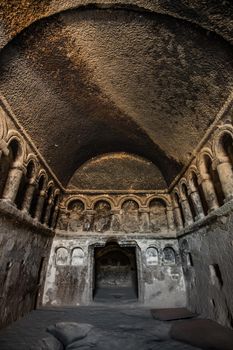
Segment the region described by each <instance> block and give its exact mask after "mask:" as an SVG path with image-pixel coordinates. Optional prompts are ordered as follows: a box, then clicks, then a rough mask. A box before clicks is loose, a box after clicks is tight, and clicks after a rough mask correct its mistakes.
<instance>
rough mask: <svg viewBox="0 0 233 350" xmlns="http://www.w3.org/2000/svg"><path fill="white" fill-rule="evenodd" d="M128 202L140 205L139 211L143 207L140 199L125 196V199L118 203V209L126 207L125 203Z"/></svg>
mask: <svg viewBox="0 0 233 350" xmlns="http://www.w3.org/2000/svg"><path fill="white" fill-rule="evenodd" d="M126 201H133V202H136V203H137V205H138V209H139V208H140V207H141V206H142V203H141V201H140V199H139V198H138V197H136V196H128V195H126V196H124V197H123V198H121V199H120V200H119V202H118V207H119V208H120V209H123V205H124V203H125V202H126Z"/></svg>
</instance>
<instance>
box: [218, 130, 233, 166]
mask: <svg viewBox="0 0 233 350" xmlns="http://www.w3.org/2000/svg"><path fill="white" fill-rule="evenodd" d="M227 141H230V142H229V143H230V144H229V143H228V142H227ZM232 142H233V126H232V125H223V126H222V127H219V129H218V131H217V132H216V133H215V135H214V138H213V154H214V158H215V159H219V160H220V161H221V160H223V161H226V157H227V158H228V159H229V160H230V161H231V163H233V159H232V157H233V145H232ZM229 148H230V149H229Z"/></svg>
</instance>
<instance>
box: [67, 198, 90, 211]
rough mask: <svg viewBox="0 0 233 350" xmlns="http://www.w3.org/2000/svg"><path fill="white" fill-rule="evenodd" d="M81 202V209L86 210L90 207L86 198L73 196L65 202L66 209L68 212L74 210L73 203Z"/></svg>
mask: <svg viewBox="0 0 233 350" xmlns="http://www.w3.org/2000/svg"><path fill="white" fill-rule="evenodd" d="M75 202H79V203H80V209H81V207H83V210H86V209H87V207H88V203H87V200H86V198H84V197H81V196H72V197H70V198H68V200H67V201H66V202H65V208H66V210H68V211H69V210H71V208H72V203H75Z"/></svg>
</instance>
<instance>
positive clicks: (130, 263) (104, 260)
mask: <svg viewBox="0 0 233 350" xmlns="http://www.w3.org/2000/svg"><path fill="white" fill-rule="evenodd" d="M94 274H95V288H94V300H95V301H101V302H108V301H111V302H112V301H115V302H117V301H119V302H122V300H127V301H129V300H132V301H136V300H137V298H138V282H137V266H136V257H135V248H134V247H127V248H126V247H120V246H119V245H118V244H117V243H109V244H107V245H106V246H105V247H101V248H96V249H95V271H94Z"/></svg>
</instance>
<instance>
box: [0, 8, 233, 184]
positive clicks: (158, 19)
mask: <svg viewBox="0 0 233 350" xmlns="http://www.w3.org/2000/svg"><path fill="white" fill-rule="evenodd" d="M27 3H30V1H29V2H27V1H25V4H27ZM132 3H134V2H132ZM145 3H146V4H147V5H148V3H149V2H148V1H147V2H145ZM193 3H195V2H193ZM48 4H51V2H48ZM170 5H171V3H170ZM183 5H184V2H183ZM25 6H26V5H25ZM45 7H46V6H45ZM183 10H184V8H183ZM36 11H38V12H39V11H40V10H39V9H38V10H35V12H36ZM190 11H191V9H190ZM193 11H194V9H193ZM170 12H171V8H170V10H169V11H168V13H170ZM45 13H46V11H45ZM33 14H34V13H33ZM33 14H32V15H31V17H33ZM221 15H222V18H224V16H225V18H229V13H228V12H227V13H221ZM227 16H228V17H227ZM177 17H184V18H185V16H184V15H183V16H181V13H180V15H179V13H178V14H177ZM186 17H187V16H186ZM193 18H194V19H195V20H193V21H192V22H198V17H197V16H196V17H195V16H194V17H193ZM200 18H202V22H203V21H204V22H205V23H204V26H205V27H208V26H207V24H208V20H209V27H210V28H211V29H216V32H218V33H220V34H222V35H223V36H224V37H225V38H226V39H227V40H229V41H231V40H230V33H229V32H227V30H226V28H225V27H224V25H222V27H221V26H220V25H219V24H218V25H217V24H216V16H215V17H214V16H212V17H211V18H212V19H211V20H210V18H209V17H208V16H207V17H206V18H205V20H204V18H203V16H202V17H201V16H200ZM200 18H199V22H200V21H201V20H200ZM213 18H215V21H214V19H213ZM13 22H14V21H13ZM29 22H30V21H29ZM217 22H218V21H217ZM6 23H7V19H6ZM214 23H215V24H214ZM21 24H22V23H21ZM5 27H6V28H8V31H7V30H6V32H7V33H8V36H9V37H10V36H13V34H12V33H13V30H10V29H9V28H11V26H8V27H7V25H5ZM15 27H16V31H19V30H18V29H17V28H18V27H17V25H15ZM221 30H222V32H221ZM0 60H1V62H0V64H1V68H0V74H1V83H0V84H1V85H0V87H1V91H2V93H3V95H4V96H5V97H6V98H7V100H8V102H9V103H10V105H11V107H12V109H13V111H14V112H15V114H16V115H17V117H18V119H19V121H20V122H21V124H22V125H23V126H24V127H25V129H26V130H27V131H28V132H29V134H30V136H31V137H32V139H33V141H34V142H35V144H36V145H37V147H38V148H39V149H40V151H41V153H42V154H43V155H44V157H45V159H46V160H47V162H48V163H49V164H50V166H51V168H52V169H53V170H54V172H55V173H56V174H57V176H58V178H59V179H60V180H61V181H62V182H63V183H64V184H66V183H67V182H68V180H69V179H70V177H71V176H72V174H73V173H74V172H75V170H76V169H77V168H78V167H79V166H81V165H82V164H83V163H84V162H86V161H88V160H89V159H90V158H92V157H96V156H98V155H100V154H102V153H107V152H129V153H134V154H137V155H139V156H141V157H144V158H145V159H147V160H148V161H152V162H153V163H154V164H155V165H156V166H158V167H159V168H160V170H161V172H162V173H163V175H164V177H165V179H166V181H167V183H169V182H170V181H171V180H172V179H173V178H174V177H175V176H176V175H177V174H178V172H179V171H180V170H181V168H182V166H183V165H185V164H186V163H187V161H188V160H189V158H190V154H191V153H192V151H193V149H194V148H195V146H197V144H198V142H199V141H200V139H201V137H202V136H203V135H204V133H205V131H206V130H207V128H208V127H209V126H210V124H211V123H212V122H213V120H214V118H215V117H216V114H217V113H218V111H219V110H220V108H221V107H222V105H223V103H224V101H225V100H226V99H227V97H228V96H229V94H230V92H231V90H232V83H233V61H232V48H231V45H230V43H229V42H227V41H225V40H224V39H223V38H222V37H220V36H218V35H216V34H215V33H212V32H209V31H206V30H205V29H203V28H201V27H200V26H197V25H196V24H193V23H190V22H188V21H184V20H182V19H177V18H173V17H171V16H167V15H161V14H156V13H152V12H151V13H149V12H145V11H144V10H142V9H140V11H139V10H138V9H137V8H134V9H132V6H130V9H126V8H124V9H123V8H121V9H119V8H115V9H113V8H104V9H96V8H82V9H74V10H72V11H66V12H63V13H60V14H57V15H54V16H52V17H50V18H45V19H43V20H40V21H38V22H36V23H34V24H33V25H31V26H30V27H29V28H26V29H25V30H24V31H23V32H22V33H20V34H19V35H17V36H16V37H15V38H14V39H13V40H12V41H11V42H10V43H9V44H8V45H7V46H6V47H5V48H3V50H2V53H1V58H0Z"/></svg>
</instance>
